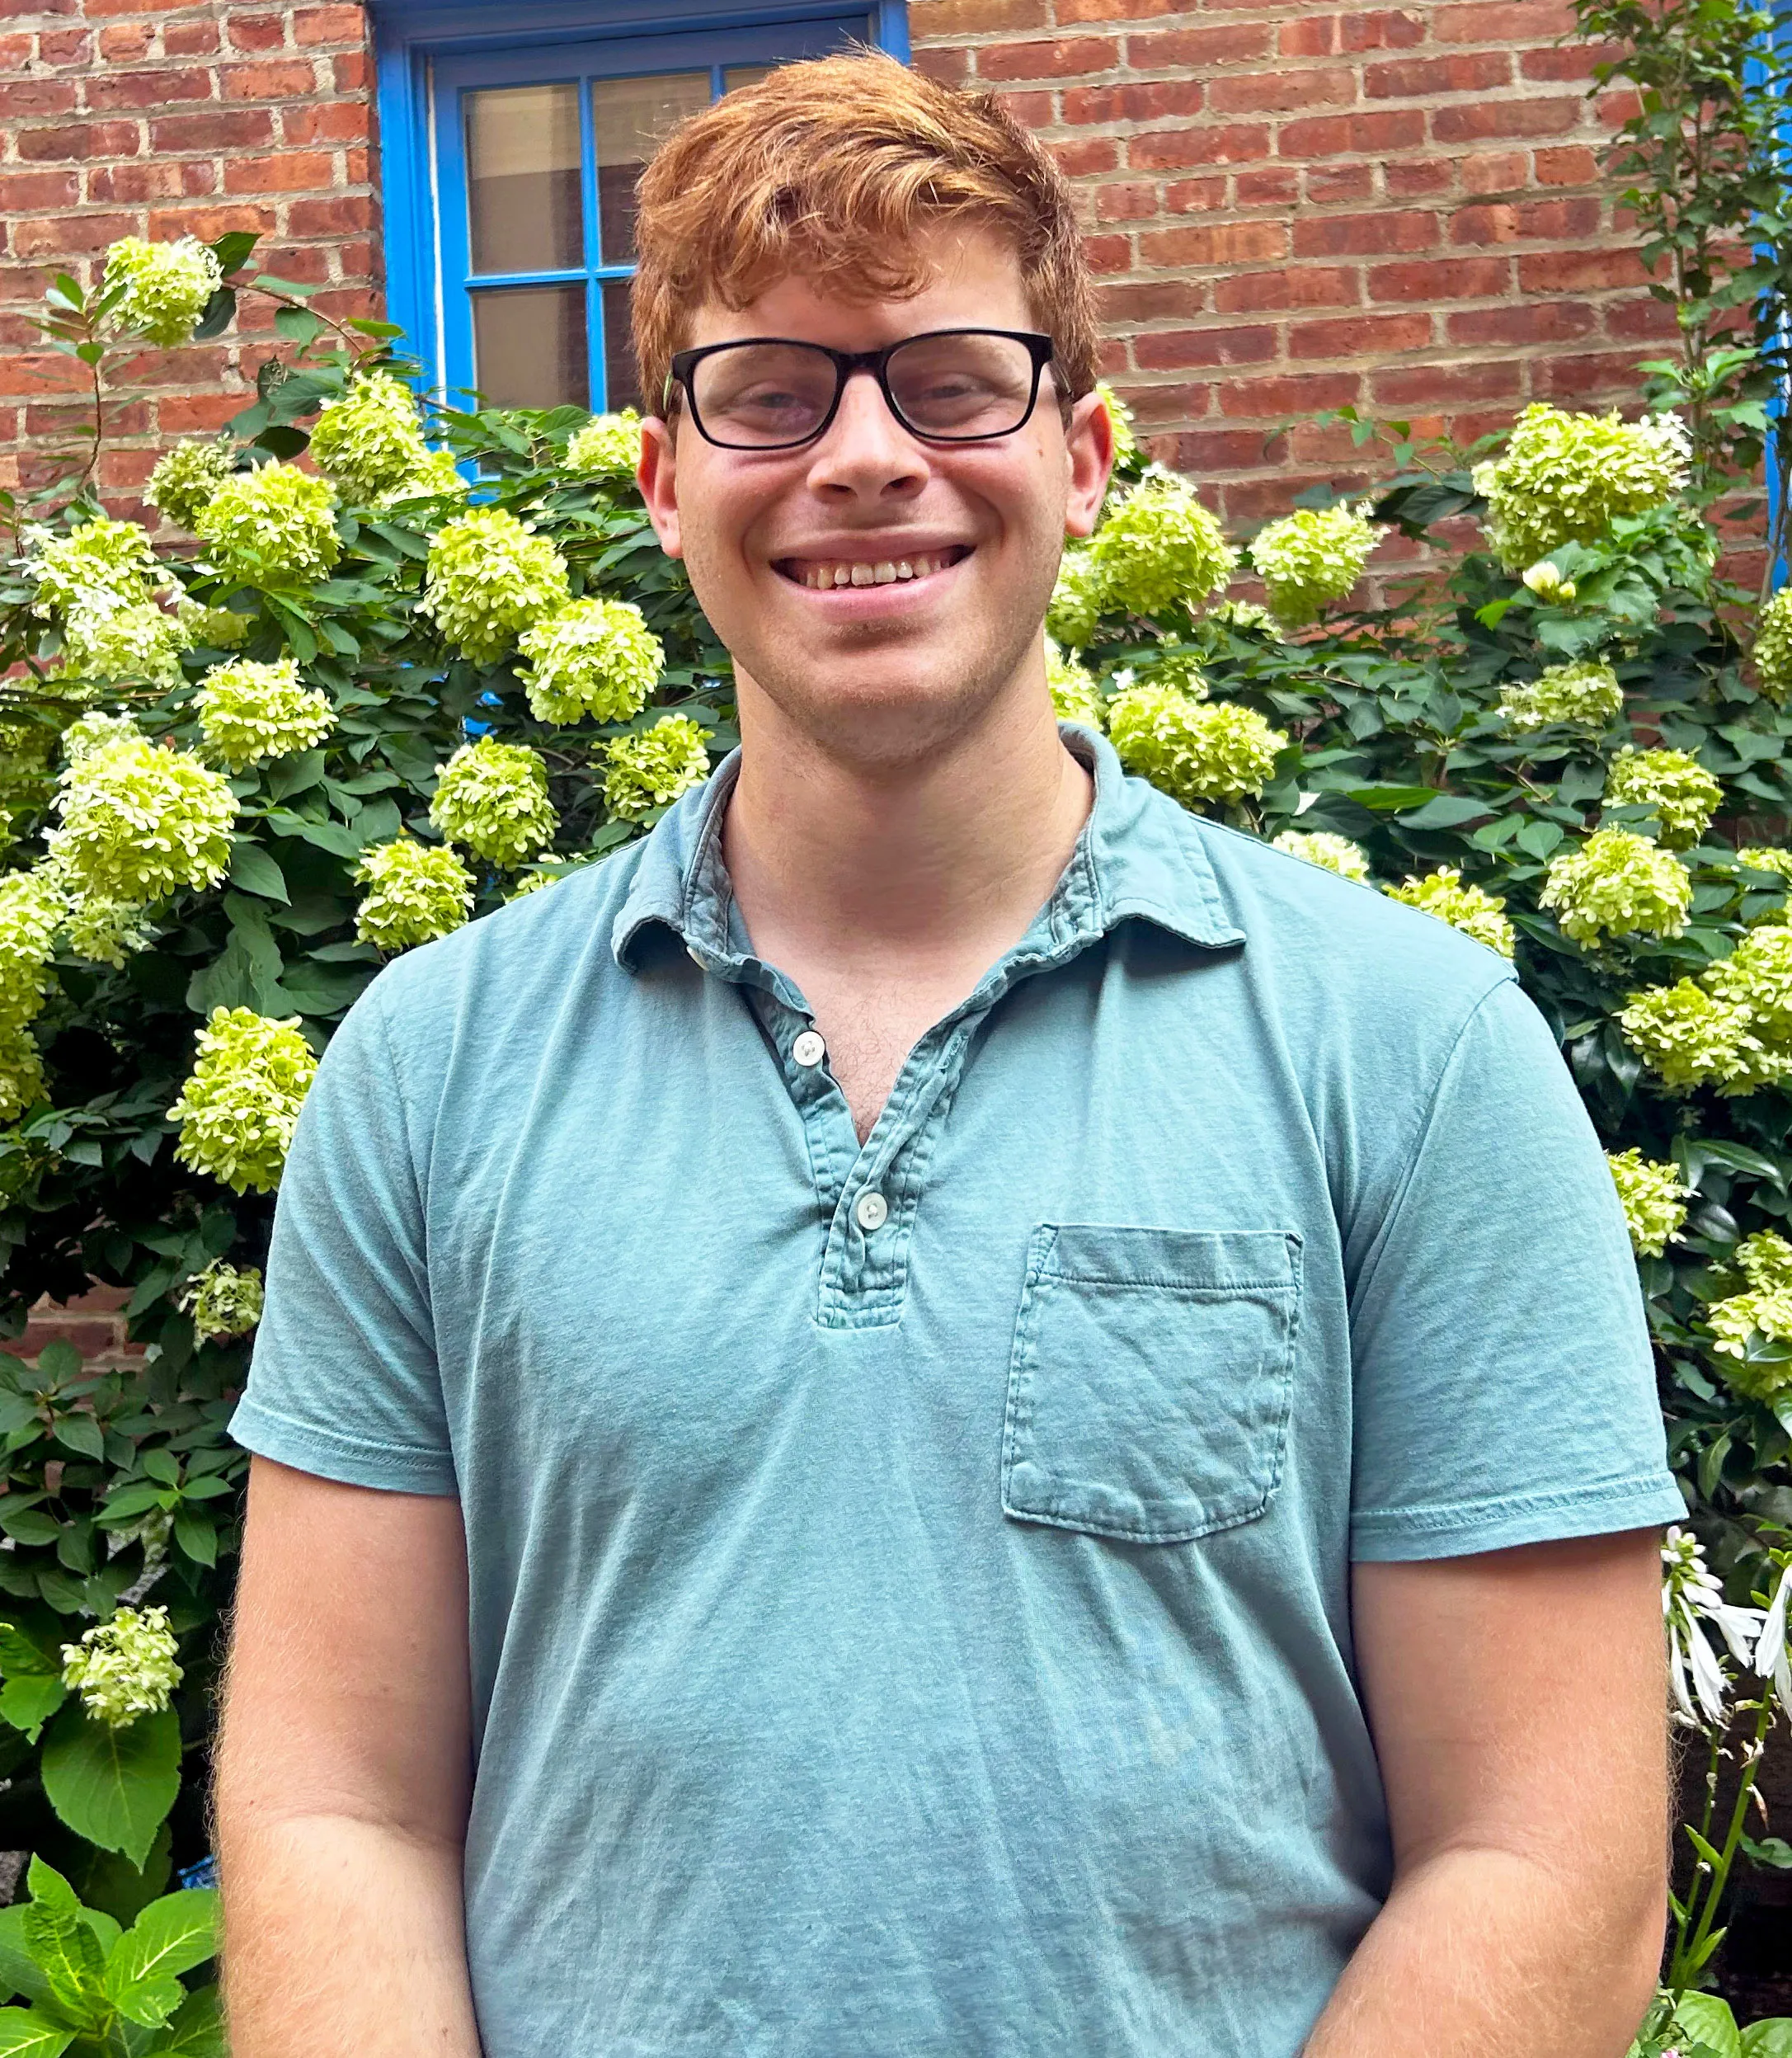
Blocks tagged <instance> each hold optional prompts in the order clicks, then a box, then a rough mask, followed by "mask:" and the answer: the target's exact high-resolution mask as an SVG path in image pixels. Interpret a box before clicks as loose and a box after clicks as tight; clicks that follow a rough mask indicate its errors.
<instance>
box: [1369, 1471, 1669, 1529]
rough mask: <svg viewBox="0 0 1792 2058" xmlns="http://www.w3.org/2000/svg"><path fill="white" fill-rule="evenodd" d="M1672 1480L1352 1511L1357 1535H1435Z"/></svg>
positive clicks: (1648, 1475)
mask: <svg viewBox="0 0 1792 2058" xmlns="http://www.w3.org/2000/svg"><path fill="white" fill-rule="evenodd" d="M1672 1486H1673V1481H1672V1475H1671V1474H1669V1473H1667V1472H1662V1471H1655V1470H1651V1471H1649V1472H1627V1473H1625V1475H1624V1476H1622V1477H1621V1478H1618V1479H1605V1480H1600V1481H1597V1482H1596V1483H1595V1484H1594V1485H1593V1486H1591V1487H1587V1486H1573V1487H1563V1488H1561V1489H1560V1490H1559V1491H1556V1492H1554V1493H1547V1494H1517V1495H1512V1494H1507V1495H1493V1496H1490V1497H1489V1498H1488V1499H1486V1500H1464V1501H1455V1502H1443V1501H1427V1502H1418V1503H1415V1504H1413V1505H1411V1506H1406V1507H1402V1506H1398V1505H1396V1506H1394V1507H1391V1508H1362V1509H1355V1510H1353V1511H1352V1514H1351V1518H1350V1522H1351V1527H1352V1529H1363V1528H1387V1527H1398V1528H1409V1529H1412V1530H1414V1531H1418V1532H1423V1533H1437V1532H1440V1531H1444V1530H1450V1529H1465V1528H1473V1527H1474V1525H1475V1523H1479V1522H1483V1521H1484V1520H1485V1519H1487V1518H1488V1517H1489V1515H1522V1514H1545V1513H1547V1512H1549V1511H1550V1510H1551V1509H1557V1508H1585V1507H1591V1506H1597V1505H1600V1504H1601V1503H1603V1502H1606V1501H1613V1500H1627V1499H1630V1498H1633V1497H1634V1496H1635V1495H1638V1494H1640V1493H1644V1492H1658V1491H1661V1490H1662V1489H1663V1488H1664V1487H1667V1488H1672Z"/></svg>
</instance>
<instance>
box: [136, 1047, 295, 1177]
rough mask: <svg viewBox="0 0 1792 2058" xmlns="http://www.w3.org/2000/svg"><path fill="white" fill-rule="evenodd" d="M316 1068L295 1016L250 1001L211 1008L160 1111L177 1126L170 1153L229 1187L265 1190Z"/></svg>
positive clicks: (279, 1166)
mask: <svg viewBox="0 0 1792 2058" xmlns="http://www.w3.org/2000/svg"><path fill="white" fill-rule="evenodd" d="M316 1076H317V1057H316V1056H315V1054H314V1053H313V1050H312V1048H311V1046H310V1045H309V1044H308V1043H307V1042H306V1041H305V1039H304V1037H303V1034H301V1032H300V1029H299V1017H298V1016H297V1015H289V1016H288V1017H286V1018H285V1020H276V1019H275V1017H273V1016H270V1015H257V1014H256V1013H255V1012H254V1010H252V1009H250V1008H222V1007H218V1008H214V1009H213V1010H212V1011H211V1015H210V1016H209V1019H208V1020H207V1022H206V1024H205V1028H204V1029H201V1030H200V1033H199V1037H198V1043H197V1056H196V1061H195V1064H194V1067H193V1069H192V1071H190V1073H189V1074H188V1075H187V1080H186V1085H185V1086H183V1087H182V1088H181V1097H180V1099H179V1100H176V1102H175V1104H174V1105H173V1106H172V1108H170V1109H169V1110H168V1119H169V1120H170V1121H171V1122H178V1123H180V1125H181V1138H180V1142H178V1143H177V1144H176V1146H175V1151H174V1155H175V1156H176V1159H177V1160H178V1161H179V1162H180V1163H181V1164H182V1165H186V1166H190V1167H191V1169H192V1170H194V1171H195V1172H204V1173H205V1174H206V1175H208V1176H209V1177H210V1178H212V1179H215V1180H218V1181H219V1184H221V1185H224V1186H228V1188H229V1189H231V1191H232V1192H233V1193H235V1194H247V1193H256V1194H271V1193H272V1192H273V1191H274V1189H275V1187H276V1186H278V1185H279V1184H280V1174H281V1172H282V1170H284V1169H285V1164H286V1155H287V1152H288V1151H289V1150H290V1149H291V1148H292V1142H293V1132H294V1129H296V1128H298V1126H299V1109H301V1108H302V1107H303V1105H304V1100H305V1095H307V1094H308V1092H309V1091H310V1090H311V1082H312V1081H313V1079H314V1078H315V1077H316Z"/></svg>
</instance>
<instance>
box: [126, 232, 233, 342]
mask: <svg viewBox="0 0 1792 2058" xmlns="http://www.w3.org/2000/svg"><path fill="white" fill-rule="evenodd" d="M223 282H224V275H223V267H222V266H220V265H219V261H218V259H217V257H216V255H215V254H214V252H211V251H209V250H208V249H207V248H206V247H205V244H204V243H200V240H199V239H198V238H197V237H195V236H182V237H181V238H179V239H178V241H176V242H174V243H145V242H144V241H143V238H141V237H139V236H122V237H120V238H119V240H118V241H117V242H116V243H114V244H113V245H112V246H111V248H110V249H109V250H108V251H107V252H106V278H105V287H104V290H106V291H107V292H110V291H111V290H112V289H113V288H114V287H115V286H122V287H123V288H124V291H123V293H122V294H120V297H119V299H118V300H117V302H116V304H115V305H114V307H113V308H112V319H113V320H114V321H115V322H116V323H118V325H119V327H120V328H124V329H130V330H134V332H136V333H137V334H139V335H140V336H143V337H147V338H148V341H150V342H152V343H158V344H160V345H161V346H162V348H163V349H165V350H167V349H172V347H173V346H175V345H176V344H179V343H190V342H191V341H192V340H193V331H194V330H195V328H196V327H198V325H199V318H200V315H202V314H203V313H205V304H206V302H207V301H208V300H209V299H211V297H212V295H213V294H214V293H215V292H216V291H217V290H218V289H219V286H221V285H223Z"/></svg>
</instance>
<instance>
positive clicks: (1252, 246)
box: [1139, 222, 1288, 265]
mask: <svg viewBox="0 0 1792 2058" xmlns="http://www.w3.org/2000/svg"><path fill="white" fill-rule="evenodd" d="M1139 251H1140V254H1141V257H1143V258H1144V259H1145V262H1146V263H1147V264H1155V265H1250V264H1274V263H1275V262H1276V261H1277V260H1278V259H1279V258H1282V257H1286V256H1287V254H1288V230H1287V225H1286V223H1283V222H1216V223H1214V224H1211V225H1204V226H1202V227H1201V228H1170V229H1165V230H1163V231H1162V232H1160V233H1159V234H1157V235H1154V236H1141V238H1139Z"/></svg>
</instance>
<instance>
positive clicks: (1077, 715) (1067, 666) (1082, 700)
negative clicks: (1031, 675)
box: [1046, 636, 1106, 729]
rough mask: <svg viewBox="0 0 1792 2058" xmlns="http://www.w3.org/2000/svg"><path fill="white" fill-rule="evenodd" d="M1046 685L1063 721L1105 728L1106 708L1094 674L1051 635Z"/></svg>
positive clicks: (1047, 644) (1048, 648)
mask: <svg viewBox="0 0 1792 2058" xmlns="http://www.w3.org/2000/svg"><path fill="white" fill-rule="evenodd" d="M1046 685H1047V687H1048V688H1049V689H1050V690H1051V705H1052V708H1053V710H1054V711H1055V712H1056V715H1057V718H1058V719H1059V720H1060V721H1061V722H1080V723H1083V725H1084V727H1085V728H1091V729H1099V728H1101V727H1102V724H1103V717H1104V715H1105V713H1106V710H1105V709H1103V705H1102V697H1101V692H1100V689H1099V688H1098V686H1097V685H1096V684H1095V680H1094V675H1093V674H1092V673H1090V672H1089V671H1085V670H1084V668H1083V666H1081V665H1079V664H1078V663H1077V662H1076V661H1075V658H1074V657H1065V654H1064V652H1062V651H1061V650H1060V649H1059V648H1058V647H1057V645H1056V643H1053V642H1052V640H1051V638H1050V637H1049V636H1048V637H1047V638H1046Z"/></svg>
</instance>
